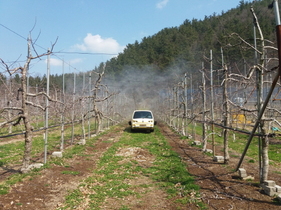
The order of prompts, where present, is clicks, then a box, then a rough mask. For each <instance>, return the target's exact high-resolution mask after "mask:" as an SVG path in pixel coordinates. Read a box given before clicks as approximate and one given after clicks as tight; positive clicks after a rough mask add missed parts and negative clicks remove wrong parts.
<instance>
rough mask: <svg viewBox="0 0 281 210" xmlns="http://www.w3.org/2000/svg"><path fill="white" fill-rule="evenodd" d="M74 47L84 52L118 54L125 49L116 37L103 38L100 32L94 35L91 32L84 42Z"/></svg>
mask: <svg viewBox="0 0 281 210" xmlns="http://www.w3.org/2000/svg"><path fill="white" fill-rule="evenodd" d="M74 47H75V48H77V49H80V50H82V51H84V52H92V53H110V54H118V53H119V52H121V51H123V49H124V47H122V46H120V45H119V44H118V42H117V41H116V40H115V39H112V38H102V37H101V36H100V35H99V34H97V35H92V34H91V33H88V34H87V36H86V37H85V38H84V40H83V44H77V45H75V46H74Z"/></svg>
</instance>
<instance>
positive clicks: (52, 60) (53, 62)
mask: <svg viewBox="0 0 281 210" xmlns="http://www.w3.org/2000/svg"><path fill="white" fill-rule="evenodd" d="M46 62H47V60H46ZM50 65H51V66H62V60H59V59H55V58H50Z"/></svg>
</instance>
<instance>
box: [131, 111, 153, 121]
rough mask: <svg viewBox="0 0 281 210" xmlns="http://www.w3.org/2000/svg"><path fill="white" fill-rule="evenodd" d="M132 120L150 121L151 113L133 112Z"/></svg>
mask: <svg viewBox="0 0 281 210" xmlns="http://www.w3.org/2000/svg"><path fill="white" fill-rule="evenodd" d="M133 118H134V119H138V118H149V119H152V114H151V112H146V111H139V112H135V113H134V116H133Z"/></svg>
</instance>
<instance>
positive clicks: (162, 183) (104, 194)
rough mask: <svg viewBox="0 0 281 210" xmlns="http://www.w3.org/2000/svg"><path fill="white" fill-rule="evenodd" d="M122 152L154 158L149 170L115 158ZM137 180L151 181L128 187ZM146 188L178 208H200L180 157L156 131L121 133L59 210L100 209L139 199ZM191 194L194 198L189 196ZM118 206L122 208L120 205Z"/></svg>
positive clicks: (194, 188)
mask: <svg viewBox="0 0 281 210" xmlns="http://www.w3.org/2000/svg"><path fill="white" fill-rule="evenodd" d="M126 148H128V149H129V148H139V149H142V150H144V151H148V152H149V154H150V155H152V156H153V157H154V162H153V164H152V165H151V166H150V167H142V166H141V165H140V164H139V162H138V161H137V160H135V159H133V158H128V157H127V156H124V155H123V156H120V155H116V154H119V153H118V152H119V151H120V150H121V149H126ZM139 177H148V178H149V179H150V180H151V181H150V182H148V183H147V184H142V185H137V186H133V185H130V184H129V183H130V180H135V179H137V178H139ZM176 186H177V187H176ZM149 187H154V188H155V187H156V188H157V189H162V190H164V191H166V193H167V194H168V195H169V198H171V199H176V201H177V202H180V203H181V204H184V203H189V202H196V203H197V204H198V205H199V206H202V203H200V202H199V201H198V200H197V197H198V194H199V187H198V186H197V185H195V184H194V180H193V178H192V177H191V175H190V174H189V173H188V172H187V170H186V167H185V165H184V164H183V163H182V162H181V159H180V157H179V156H178V155H177V154H176V153H175V152H173V151H172V150H171V148H170V146H169V145H168V143H167V140H166V139H165V137H164V136H163V135H162V134H161V133H160V131H159V130H158V128H157V127H156V129H155V132H154V133H151V134H147V133H129V132H125V133H124V134H123V136H122V137H121V138H120V140H119V141H118V142H115V143H114V144H113V145H112V146H111V147H110V148H109V149H108V150H107V151H106V152H105V153H104V155H103V157H102V158H101V159H100V161H99V163H98V167H97V169H96V170H95V171H93V175H92V176H90V177H88V178H87V179H85V180H84V181H83V182H82V183H81V184H80V186H79V188H78V189H76V190H74V191H72V192H70V193H69V194H68V196H67V197H66V202H65V206H64V207H60V208H59V209H74V208H82V207H83V209H86V208H88V209H100V208H101V206H102V205H106V201H110V200H112V199H114V200H119V201H120V200H122V199H123V198H125V197H127V196H134V197H137V198H141V197H142V196H144V194H145V193H147V192H148V191H149ZM136 188H141V189H142V190H137V189H136ZM191 194H192V195H194V196H190V195H191ZM179 195H180V196H179ZM120 203H121V204H122V201H120ZM116 208H117V206H116ZM118 208H119V209H129V206H126V205H120V207H118Z"/></svg>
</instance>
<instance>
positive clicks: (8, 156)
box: [0, 127, 97, 195]
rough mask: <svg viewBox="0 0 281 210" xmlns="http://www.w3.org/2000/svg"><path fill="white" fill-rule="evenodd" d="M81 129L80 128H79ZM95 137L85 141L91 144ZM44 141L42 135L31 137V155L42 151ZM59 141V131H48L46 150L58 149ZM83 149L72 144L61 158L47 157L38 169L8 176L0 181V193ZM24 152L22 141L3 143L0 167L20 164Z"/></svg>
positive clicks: (0, 147) (60, 162)
mask: <svg viewBox="0 0 281 210" xmlns="http://www.w3.org/2000/svg"><path fill="white" fill-rule="evenodd" d="M78 129H79V127H78V128H77V127H76V128H75V133H76V132H77V133H78V131H79V130H78ZM80 130H81V128H80ZM65 133H66V136H68V135H70V134H71V127H69V128H67V129H66V130H65ZM96 139H97V138H92V139H90V140H88V141H87V143H90V144H93V142H94V141H95V140H96ZM43 143H44V141H43V139H42V136H36V137H34V138H33V141H32V157H37V156H38V155H40V154H42V153H43V149H44V145H43ZM59 143H60V131H55V130H54V131H50V132H49V139H48V151H50V150H54V149H58V150H59V146H58V145H59ZM84 150H85V147H84V146H83V145H75V144H74V145H73V146H71V147H69V148H66V149H65V150H64V153H63V158H49V159H48V162H47V164H45V165H44V166H43V167H41V168H40V169H34V170H32V171H30V172H29V173H26V174H21V173H15V174H13V175H11V176H10V177H8V178H7V179H6V180H5V181H3V182H1V183H0V195H4V194H7V193H8V192H9V190H10V187H11V186H12V185H14V184H16V183H18V182H20V181H22V180H23V179H25V178H26V177H30V178H31V177H33V176H36V175H38V174H40V171H41V170H43V169H45V168H49V167H51V165H52V164H55V165H65V164H66V163H65V160H66V159H70V158H73V156H75V155H82V154H83V152H84ZM23 152H24V142H23V141H21V142H17V143H11V144H5V145H0V158H1V160H0V167H7V168H9V165H12V164H13V165H15V164H21V161H22V157H23ZM65 167H67V165H65ZM63 173H64V174H67V173H68V174H73V175H75V174H77V172H72V171H65V172H63Z"/></svg>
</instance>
